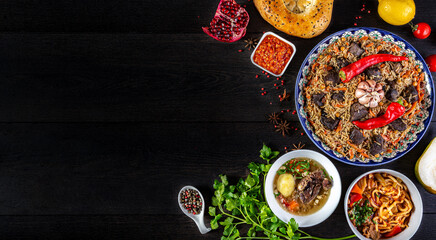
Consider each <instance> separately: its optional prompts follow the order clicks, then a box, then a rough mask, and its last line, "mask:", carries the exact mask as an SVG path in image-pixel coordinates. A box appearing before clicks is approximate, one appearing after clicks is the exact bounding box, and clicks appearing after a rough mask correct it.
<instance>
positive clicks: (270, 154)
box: [259, 144, 280, 163]
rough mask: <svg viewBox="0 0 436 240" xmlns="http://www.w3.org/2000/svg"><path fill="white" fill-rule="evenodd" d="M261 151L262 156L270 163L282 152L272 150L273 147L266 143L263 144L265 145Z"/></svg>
mask: <svg viewBox="0 0 436 240" xmlns="http://www.w3.org/2000/svg"><path fill="white" fill-rule="evenodd" d="M259 152H260V158H262V159H263V160H266V161H267V162H268V163H269V161H270V160H272V159H274V158H275V157H277V156H278V155H279V154H280V152H279V151H272V150H271V148H269V147H267V146H266V145H265V144H263V147H262V149H261V150H260V151H259Z"/></svg>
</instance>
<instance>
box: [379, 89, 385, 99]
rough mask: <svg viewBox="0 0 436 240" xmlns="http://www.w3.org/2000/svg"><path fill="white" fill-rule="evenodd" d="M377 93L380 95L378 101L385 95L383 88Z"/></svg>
mask: <svg viewBox="0 0 436 240" xmlns="http://www.w3.org/2000/svg"><path fill="white" fill-rule="evenodd" d="M378 95H379V97H380V101H381V100H383V98H384V97H385V92H384V91H383V90H380V91H378Z"/></svg>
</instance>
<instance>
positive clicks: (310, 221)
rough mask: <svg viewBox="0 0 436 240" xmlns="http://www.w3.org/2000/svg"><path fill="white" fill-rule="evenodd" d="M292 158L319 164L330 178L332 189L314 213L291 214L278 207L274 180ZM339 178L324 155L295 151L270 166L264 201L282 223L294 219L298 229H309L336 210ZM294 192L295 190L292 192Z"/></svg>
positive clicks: (308, 151)
mask: <svg viewBox="0 0 436 240" xmlns="http://www.w3.org/2000/svg"><path fill="white" fill-rule="evenodd" d="M294 158H308V159H312V160H315V161H316V162H317V163H319V164H320V165H321V166H322V167H323V168H324V169H325V170H326V172H327V174H328V175H329V176H331V178H332V188H331V189H330V195H329V197H328V199H327V201H326V203H325V204H324V205H323V206H322V207H321V208H320V209H319V210H317V211H316V212H314V213H311V214H309V215H304V216H301V215H296V214H292V213H290V212H288V211H286V210H285V209H283V208H282V206H280V203H279V202H278V201H277V199H276V197H275V195H274V179H275V176H276V173H277V171H278V170H279V168H280V167H281V166H282V165H283V164H285V163H286V162H287V161H289V160H291V159H294ZM295 187H297V186H295ZM341 189H342V185H341V178H340V177H339V173H338V170H337V169H336V167H335V165H333V163H332V162H331V161H330V160H329V159H328V158H327V157H325V156H324V155H322V154H320V153H318V152H315V151H312V150H296V151H292V152H289V153H286V154H284V155H283V156H281V157H280V158H279V159H277V160H276V161H275V162H274V164H273V165H272V166H271V168H270V170H269V171H268V174H267V176H266V181H265V196H266V201H267V203H268V205H269V207H270V208H271V210H272V211H273V213H274V214H275V215H276V216H277V217H278V218H279V219H280V220H282V221H283V222H285V223H288V222H289V220H290V219H291V218H294V219H295V221H296V222H297V223H298V225H299V226H300V227H311V226H314V225H317V224H319V223H321V222H323V221H324V220H326V219H327V218H328V217H329V216H330V215H331V214H332V213H333V212H334V211H335V209H336V207H337V206H338V204H339V200H340V198H341ZM294 191H295V190H294Z"/></svg>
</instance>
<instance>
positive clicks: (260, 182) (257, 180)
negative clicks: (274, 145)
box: [209, 145, 355, 240]
mask: <svg viewBox="0 0 436 240" xmlns="http://www.w3.org/2000/svg"><path fill="white" fill-rule="evenodd" d="M278 154H279V152H277V151H271V149H270V148H269V147H267V146H265V145H263V148H262V150H260V157H261V158H262V159H264V160H266V164H264V163H254V162H252V163H250V164H249V165H248V169H249V170H250V174H249V175H248V176H247V178H245V179H239V181H238V183H237V184H236V185H230V184H229V182H228V180H227V177H226V176H225V175H220V176H219V177H220V179H219V180H215V182H214V184H213V188H214V189H215V192H214V196H213V197H212V205H213V206H210V207H209V215H210V216H213V217H214V219H213V220H212V221H211V222H210V225H211V227H212V229H217V228H219V227H220V226H222V227H223V228H224V229H223V236H222V237H221V239H228V240H234V239H274V240H278V239H290V240H299V239H318V240H325V239H327V238H318V237H313V236H311V235H310V234H308V233H306V232H303V231H302V230H300V229H298V224H297V223H296V222H295V219H293V218H292V219H291V220H290V221H289V222H288V223H284V222H282V221H281V220H279V219H278V218H277V217H276V216H275V215H274V213H273V212H272V211H271V209H270V208H269V206H268V204H267V202H266V200H265V196H264V192H263V189H264V184H265V178H266V174H267V173H268V170H269V169H270V167H271V164H270V161H271V160H272V159H274V158H276V157H277V156H278ZM244 224H245V225H248V226H249V229H248V231H247V232H246V233H245V236H243V235H242V234H241V233H240V232H239V229H240V227H241V226H242V225H244ZM244 229H245V228H244ZM352 237H355V235H351V236H347V237H342V238H331V239H330V240H340V239H349V238H352Z"/></svg>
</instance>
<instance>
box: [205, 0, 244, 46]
mask: <svg viewBox="0 0 436 240" xmlns="http://www.w3.org/2000/svg"><path fill="white" fill-rule="evenodd" d="M249 20H250V17H249V16H248V13H247V11H245V9H244V8H243V7H241V5H239V4H237V3H236V2H235V1H234V0H221V2H220V3H219V4H218V9H217V10H216V13H215V16H214V17H213V19H212V21H211V22H210V27H203V31H204V32H205V33H206V34H207V35H209V36H211V37H213V38H215V39H216V40H218V41H221V42H235V41H238V40H239V39H241V38H242V37H243V36H244V35H245V31H246V28H247V25H248V21H249Z"/></svg>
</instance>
